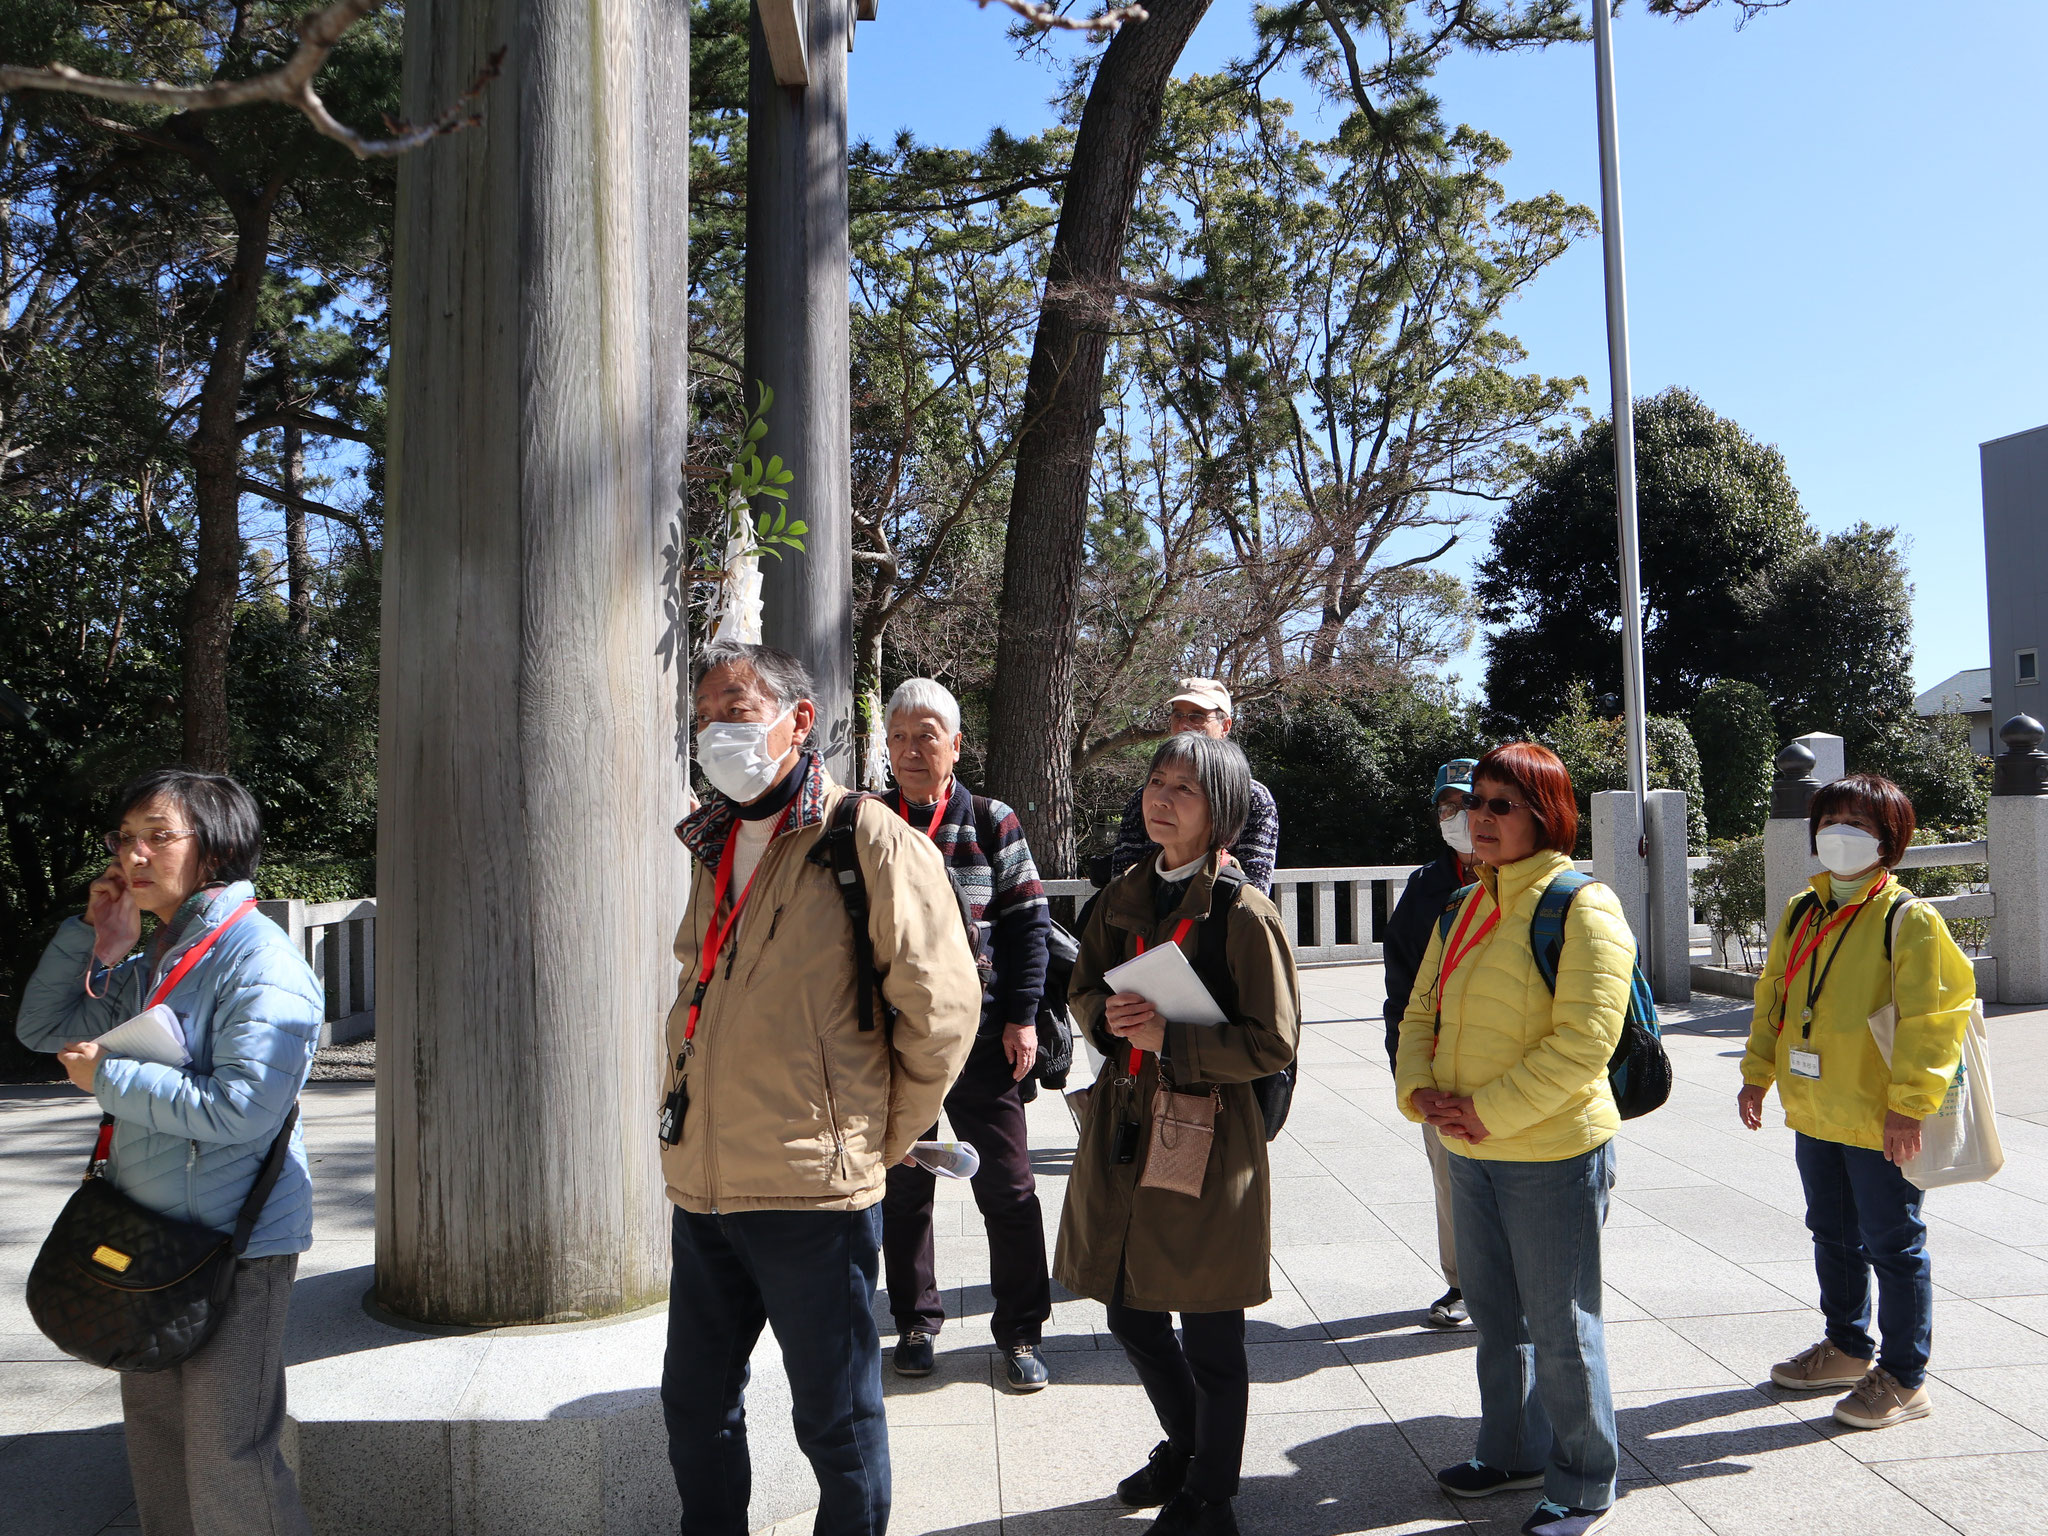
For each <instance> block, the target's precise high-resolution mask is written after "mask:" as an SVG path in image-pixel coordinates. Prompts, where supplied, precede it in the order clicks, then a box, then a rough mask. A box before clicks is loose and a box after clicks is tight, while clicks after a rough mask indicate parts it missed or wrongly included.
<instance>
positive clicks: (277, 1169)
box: [234, 1103, 299, 1258]
mask: <svg viewBox="0 0 2048 1536" xmlns="http://www.w3.org/2000/svg"><path fill="white" fill-rule="evenodd" d="M298 1123H299V1106H298V1105H297V1104H296V1103H294V1104H293V1105H292V1108H291V1113H290V1114H288V1115H286V1116H285V1117H284V1124H283V1125H282V1126H280V1127H279V1128H278V1132H277V1140H275V1141H273V1142H272V1143H271V1144H270V1155H269V1156H268V1157H266V1158H264V1159H263V1171H262V1172H260V1173H258V1174H257V1175H256V1182H255V1183H254V1184H251V1185H250V1186H249V1196H248V1198H247V1199H246V1200H244V1201H243V1202H242V1210H241V1214H239V1215H238V1216H236V1217H235V1244H234V1246H235V1256H236V1257H237V1258H239V1257H241V1253H242V1250H243V1249H244V1248H247V1247H248V1246H249V1239H250V1238H251V1237H252V1236H253V1235H254V1234H255V1231H256V1218H257V1217H258V1216H261V1215H262V1214H263V1204H264V1202H265V1201H266V1200H268V1199H269V1198H270V1192H271V1191H272V1190H273V1189H275V1188H276V1187H277V1177H278V1175H279V1174H281V1173H283V1172H284V1160H285V1157H286V1155H287V1154H289V1153H290V1151H291V1148H292V1127H293V1126H295V1125H297V1124H298Z"/></svg>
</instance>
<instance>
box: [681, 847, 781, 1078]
mask: <svg viewBox="0 0 2048 1536" xmlns="http://www.w3.org/2000/svg"><path fill="white" fill-rule="evenodd" d="M789 811H790V808H789V807H788V806H784V807H783V809H782V814H781V815H780V816H778V817H776V818H775V830H774V831H772V832H770V833H769V834H768V841H769V842H770V843H771V844H772V843H773V842H774V841H775V839H776V838H778V837H780V836H781V835H782V826H783V823H784V822H786V821H788V820H789ZM739 846H740V828H739V823H738V822H734V823H733V829H732V831H730V832H728V833H727V834H726V838H725V852H723V853H721V854H720V855H719V856H718V879H717V882H716V883H715V884H714V885H713V886H712V888H711V921H710V922H709V923H708V924H706V925H705V929H704V956H703V960H702V962H701V963H700V966H699V968H698V971H697V990H696V991H695V992H694V993H692V994H691V996H690V1016H689V1018H688V1019H687V1020H685V1021H684V1023H683V1049H684V1052H685V1054H687V1053H688V1052H689V1051H690V1050H691V1049H692V1042H693V1041H694V1040H695V1038H696V1035H697V1014H698V1012H699V1010H700V1009H702V1008H703V1006H704V992H705V989H706V988H708V987H709V986H710V985H711V973H712V972H713V971H715V970H716V969H718V955H719V952H720V951H721V950H723V949H724V948H725V941H726V940H727V939H729V938H731V937H732V931H733V929H734V928H735V927H736V926H738V924H739V920H740V913H742V912H743V911H745V910H746V906H747V898H748V897H749V896H751V895H752V894H753V893H754V882H755V881H756V880H757V879H759V878H760V875H761V864H756V865H755V866H754V872H753V873H752V874H750V875H748V876H747V883H746V884H745V885H744V886H742V887H741V888H740V894H739V899H738V900H737V901H735V902H734V903H733V904H732V910H731V911H730V912H728V913H726V914H725V921H724V922H722V923H721V922H720V921H719V920H718V909H719V908H720V907H722V906H724V905H725V893H726V892H727V891H728V890H730V889H732V865H733V857H734V855H735V854H737V853H738V852H739ZM767 862H768V850H767V849H765V848H764V849H762V850H761V863H762V864H765V863H767Z"/></svg>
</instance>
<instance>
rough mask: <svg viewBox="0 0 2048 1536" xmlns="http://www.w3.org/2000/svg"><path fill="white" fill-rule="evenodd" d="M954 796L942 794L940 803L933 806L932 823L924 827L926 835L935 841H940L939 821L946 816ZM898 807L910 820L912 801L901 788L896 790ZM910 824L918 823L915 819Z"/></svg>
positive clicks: (906, 818)
mask: <svg viewBox="0 0 2048 1536" xmlns="http://www.w3.org/2000/svg"><path fill="white" fill-rule="evenodd" d="M952 798H953V797H952V796H951V795H941V796H939V803H938V804H937V805H935V806H933V807H932V824H931V825H930V826H928V827H926V828H925V829H924V835H925V836H926V837H928V838H930V839H932V841H934V842H937V841H938V837H939V822H940V820H941V818H943V817H944V816H945V814H946V807H947V805H948V804H950V803H951V802H952ZM896 809H897V810H898V811H900V812H901V813H902V815H903V819H904V820H905V821H910V802H909V801H908V800H906V799H904V798H903V791H902V790H900V789H899V790H897V791H896ZM910 824H911V825H912V826H913V827H914V826H916V825H917V823H916V822H914V821H911V822H910Z"/></svg>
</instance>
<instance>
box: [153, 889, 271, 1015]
mask: <svg viewBox="0 0 2048 1536" xmlns="http://www.w3.org/2000/svg"><path fill="white" fill-rule="evenodd" d="M255 910H256V898H255V897H254V896H251V897H250V898H249V899H248V900H247V901H245V902H243V903H242V904H241V905H240V906H239V907H237V908H235V910H234V911H233V912H230V913H229V914H228V920H227V921H226V922H224V923H222V924H221V925H220V926H219V927H218V928H216V929H214V930H213V932H211V933H209V934H208V935H207V936H206V937H205V938H203V939H201V940H200V941H199V942H198V943H197V944H194V945H193V946H192V947H191V948H190V949H188V950H186V951H185V953H184V955H183V956H182V957H180V959H179V961H178V963H177V964H176V965H174V966H172V967H171V974H170V975H168V976H166V977H165V978H164V979H163V980H162V981H160V982H158V983H157V984H156V990H155V991H154V992H152V993H150V994H149V1001H148V1002H146V1003H144V1004H143V1005H142V1010H143V1012H145V1013H147V1012H148V1011H149V1010H150V1009H152V1008H154V1007H155V1006H156V1005H157V1004H158V1003H160V1002H162V1001H163V1000H164V999H165V998H167V997H169V996H170V995H171V991H172V989H173V988H175V987H176V986H177V985H178V983H179V982H181V981H183V980H184V979H185V977H186V975H187V973H189V972H190V971H191V969H192V967H193V966H195V965H197V964H198V963H199V962H200V961H201V960H202V959H204V958H205V956H206V952H207V951H208V950H209V949H211V948H213V946H214V944H215V942H216V941H217V940H218V939H219V938H220V936H221V935H222V934H224V933H226V932H227V931H228V930H229V929H230V928H232V927H234V926H235V924H237V923H239V922H240V921H241V920H242V919H243V918H245V917H247V916H248V915H249V914H250V913H251V912H253V911H255Z"/></svg>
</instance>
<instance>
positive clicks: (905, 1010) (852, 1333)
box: [660, 646, 981, 1536]
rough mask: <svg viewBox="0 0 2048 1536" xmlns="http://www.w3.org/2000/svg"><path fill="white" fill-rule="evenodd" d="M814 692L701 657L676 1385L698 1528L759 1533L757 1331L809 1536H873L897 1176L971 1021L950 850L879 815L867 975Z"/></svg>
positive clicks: (675, 1121) (780, 672) (933, 1113)
mask: <svg viewBox="0 0 2048 1536" xmlns="http://www.w3.org/2000/svg"><path fill="white" fill-rule="evenodd" d="M810 693H811V684H810V679H809V677H808V676H807V675H806V674H805V671H804V668H803V665H802V663H801V662H799V661H798V660H797V659H796V658H795V657H793V656H791V655H789V654H788V653H786V652H783V651H778V650H775V649H774V648H772V647H769V646H717V647H714V648H713V649H712V650H711V651H710V652H708V653H707V654H706V656H705V658H704V660H703V663H702V668H701V671H700V673H699V681H698V683H697V694H696V712H697V725H698V734H697V762H698V766H699V767H700V768H701V769H702V770H703V772H704V775H705V777H706V778H707V779H709V780H710V782H711V785H712V788H713V791H714V793H712V794H711V795H710V797H709V798H708V800H707V802H706V803H705V805H704V806H703V807H702V808H701V809H700V810H698V811H697V812H695V813H694V814H693V815H691V816H690V817H689V819H688V820H686V821H684V822H683V823H682V825H681V826H679V827H678V828H677V829H676V831H677V835H678V836H679V837H681V838H682V840H683V842H684V844H685V845H686V846H688V848H689V849H690V851H691V852H692V853H693V854H694V855H695V856H696V859H697V868H696V872H695V877H694V880H693V882H692V885H691V890H690V904H689V908H688V910H687V911H686V912H685V913H684V914H683V923H682V927H681V929H680V930H679V931H678V932H677V934H676V946H675V949H676V958H677V960H678V961H679V962H680V963H681V966H682V978H681V985H680V988H679V990H678V993H677V998H676V1003H675V1006H674V1007H673V1008H672V1009H671V1010H670V1011H669V1018H668V1033H667V1054H668V1073H667V1083H666V1087H665V1090H664V1092H665V1097H664V1100H663V1103H662V1106H661V1115H660V1121H661V1138H662V1170H663V1174H664V1177H665V1180H666V1183H667V1186H668V1197H669V1199H670V1201H672V1202H673V1203H674V1205H675V1207H676V1210H675V1216H674V1255H675V1268H674V1275H673V1279H672V1282H671V1285H670V1292H669V1332H668V1354H667V1358H666V1361H665V1363H664V1366H663V1371H662V1386H661V1396H662V1408H663V1411H664V1414H665V1416H666V1418H667V1422H668V1437H669V1460H670V1462H671V1464H672V1465H673V1466H674V1468H675V1474H676V1486H677V1487H678V1488H679V1489H680V1490H681V1493H682V1501H683V1530H684V1531H685V1532H686V1533H689V1536H745V1533H746V1532H747V1531H748V1530H749V1529H750V1526H749V1522H748V1520H747V1501H748V1497H749V1493H750V1488H751V1471H750V1466H749V1462H748V1457H747V1443H746V1419H745V1410H744V1407H743V1402H742V1399H743V1394H744V1391H745V1387H746V1382H747V1373H748V1366H747V1361H748V1358H749V1356H750V1355H751V1354H752V1353H753V1349H754V1345H755V1343H756V1341H757V1340H758V1339H759V1338H760V1335H761V1328H762V1326H763V1324H766V1325H768V1326H770V1327H772V1328H773V1329H774V1330H775V1338H776V1342H777V1343H778V1344H779V1345H780V1346H781V1349H782V1359H783V1366H784V1369H785V1370H786V1371H787V1373H788V1376H789V1386H790V1395H791V1397H792V1399H793V1409H794V1418H795V1422H796V1437H797V1443H798V1444H799V1445H800V1446H801V1447H802V1448H803V1451H804V1454H805V1455H806V1456H808V1457H809V1458H810V1462H811V1467H812V1470H813V1471H814V1472H815V1473H816V1474H817V1478H818V1519H817V1525H816V1531H817V1536H882V1533H883V1531H884V1530H885V1528H886V1526H887V1523H888V1517H889V1442H888V1429H887V1424H886V1422H885V1421H884V1419H883V1415H882V1354H881V1343H880V1339H879V1337H878V1335H877V1333H876V1329H875V1322H874V1313H873V1305H874V1297H875V1281H876V1273H877V1269H878V1257H877V1255H878V1247H879V1244H880V1241H881V1227H882V1223H881V1208H880V1201H881V1199H882V1194H883V1190H884V1188H885V1183H886V1176H887V1173H888V1170H889V1168H890V1167H891V1166H892V1165H894V1164H896V1163H898V1162H901V1161H902V1160H903V1158H904V1157H905V1155H906V1154H907V1153H908V1151H909V1149H910V1144H911V1143H912V1142H913V1141H914V1140H915V1139H916V1138H917V1137H918V1135H919V1134H921V1133H922V1132H923V1130H924V1129H925V1128H926V1127H927V1126H930V1125H931V1124H933V1123H934V1122H935V1121H936V1120H937V1119H938V1118H939V1107H940V1104H941V1103H942V1102H943V1101H944V1099H945V1096H946V1092H947V1090H948V1089H949V1088H950V1087H951V1086H952V1084H953V1080H954V1078H955V1077H956V1076H958V1074H959V1072H960V1068H961V1066H962V1065H963V1064H964V1063H965V1061H966V1059H967V1053H968V1050H969V1048H970V1047H971V1046H972V1045H973V1042H974V1034H975V1029H976V1027H977V1025H978V1024H979V1022H980V1016H981V983H980V979H979V977H978V975H977V973H976V970H975V964H974V957H973V953H972V951H971V949H970V947H969V944H968V939H967V933H966V930H965V928H964V926H963V924H962V920H961V915H960V907H959V903H958V902H957V900H956V899H955V897H954V895H953V890H952V886H951V884H950V883H949V882H948V880H947V879H946V872H945V866H944V864H943V863H942V862H941V860H940V857H939V853H938V850H937V849H936V848H935V847H934V846H933V845H932V842H931V840H930V839H929V838H926V837H924V836H923V835H922V834H921V833H919V832H918V831H917V829H915V828H912V827H910V826H907V825H906V824H905V823H904V822H903V820H902V818H900V817H898V816H896V815H894V814H893V813H891V812H890V811H889V809H888V808H887V807H886V806H884V805H882V804H881V803H880V802H878V801H870V802H865V803H862V804H861V805H860V806H859V807H858V808H857V812H856V815H855V817H854V822H853V847H854V851H855V854H856V857H857V860H858V864H859V870H860V876H861V879H860V882H859V883H860V885H861V886H862V887H864V888H865V893H866V899H867V908H868V921H867V932H868V937H869V940H870V943H871V946H872V959H873V973H872V974H873V976H874V977H877V978H879V980H878V984H876V985H874V986H872V987H870V988H863V987H862V986H860V985H859V984H858V978H857V974H856V958H855V957H856V945H855V943H854V935H853V928H852V923H851V921H850V919H849V917H848V911H847V906H846V904H845V902H844V900H843V899H842V896H841V893H840V890H839V887H838V886H837V884H836V883H835V879H834V875H833V871H832V870H831V868H830V867H829V864H828V862H827V861H826V860H825V858H824V856H823V849H822V848H821V846H820V843H821V839H822V838H823V837H824V836H825V834H826V833H827V831H828V829H829V828H830V827H831V826H832V824H833V821H834V817H835V813H836V812H837V811H838V809H839V807H840V804H841V802H842V801H843V800H844V799H845V798H846V794H847V791H846V790H845V789H843V788H842V787H841V786H839V785H837V784H835V783H833V781H832V779H831V777H830V776H829V775H828V774H827V773H826V772H825V770H824V768H823V766H822V765H821V764H820V762H819V761H818V759H817V757H816V756H815V755H813V754H811V753H807V752H806V751H805V750H804V743H805V741H806V739H807V738H808V737H809V735H810V732H811V728H812V726H813V725H814V724H815V722H816V710H815V708H814V707H813V705H812V703H811V701H810V697H809V695H810ZM814 853H816V854H817V855H818V857H816V858H813V857H812V855H813V854H814ZM863 996H868V997H869V998H870V1008H869V1013H870V1017H867V1018H863V1017H861V1007H860V999H861V998H862V997H863Z"/></svg>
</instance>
